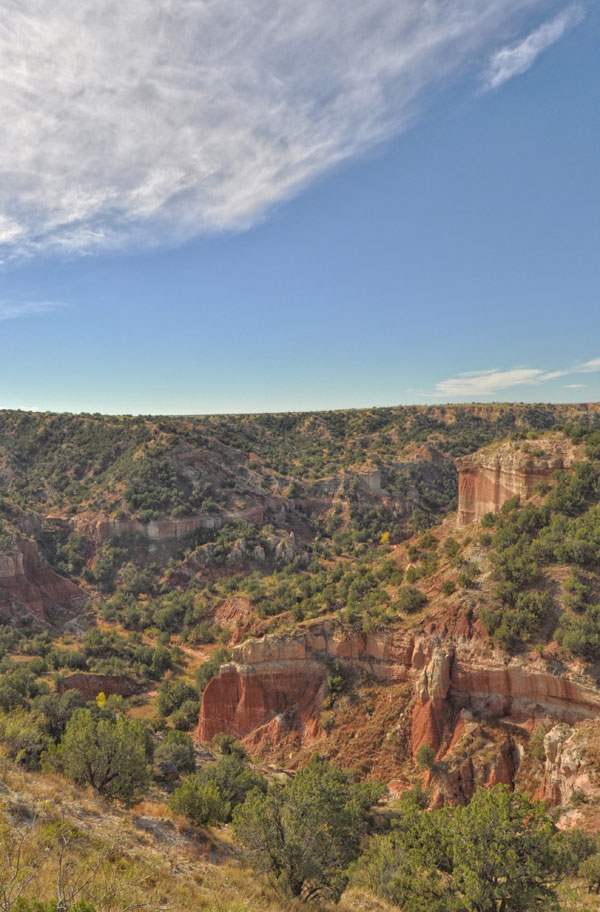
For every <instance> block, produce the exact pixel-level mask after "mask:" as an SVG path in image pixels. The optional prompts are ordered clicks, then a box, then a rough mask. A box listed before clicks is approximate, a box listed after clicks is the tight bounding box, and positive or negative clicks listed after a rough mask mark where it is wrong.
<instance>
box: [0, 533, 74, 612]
mask: <svg viewBox="0 0 600 912" xmlns="http://www.w3.org/2000/svg"><path fill="white" fill-rule="evenodd" d="M84 601H85V595H84V593H83V592H82V591H81V589H80V588H79V587H78V586H76V585H75V583H73V582H71V581H70V580H68V579H65V577H64V576H59V575H58V573H55V572H54V571H53V570H51V569H50V567H48V566H47V564H46V563H45V561H44V559H43V557H42V555H41V553H40V550H39V548H38V547H37V545H36V544H35V542H33V541H31V540H29V539H25V538H21V539H19V540H18V541H17V544H16V546H15V548H14V550H13V551H12V552H11V553H10V554H0V611H1V612H3V613H6V614H8V615H9V616H17V615H19V614H22V613H27V614H32V615H33V616H34V617H35V618H36V619H37V620H39V621H41V622H43V623H51V622H52V621H53V620H54V619H55V615H56V613H57V611H58V612H60V611H61V610H62V611H67V612H72V611H74V610H76V609H77V608H79V607H80V606H81V605H82V604H83V602H84Z"/></svg>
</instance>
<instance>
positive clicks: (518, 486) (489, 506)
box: [456, 435, 575, 526]
mask: <svg viewBox="0 0 600 912" xmlns="http://www.w3.org/2000/svg"><path fill="white" fill-rule="evenodd" d="M574 458H575V450H574V447H573V445H572V444H571V443H570V441H569V440H567V439H566V438H565V437H562V436H559V435H549V436H548V437H542V438H540V440H535V441H533V442H531V443H529V442H523V441H507V442H504V443H502V444H496V445H494V446H491V447H487V448H485V449H482V450H479V451H478V452H477V453H472V454H471V455H469V456H462V457H461V458H460V459H457V460H456V467H457V469H458V525H459V526H465V525H467V524H468V523H471V522H478V521H479V520H480V519H481V518H482V517H483V516H484V515H485V514H486V513H495V512H496V511H497V510H499V509H500V507H501V506H502V504H504V503H506V501H507V500H510V498H511V497H515V496H518V497H520V498H521V500H527V499H528V498H529V497H531V495H532V494H533V493H534V489H535V486H536V485H537V484H538V482H547V481H549V480H550V478H551V477H552V474H553V472H555V471H556V470H557V469H562V468H566V467H567V466H569V465H570V464H571V462H572V461H573V459H574Z"/></svg>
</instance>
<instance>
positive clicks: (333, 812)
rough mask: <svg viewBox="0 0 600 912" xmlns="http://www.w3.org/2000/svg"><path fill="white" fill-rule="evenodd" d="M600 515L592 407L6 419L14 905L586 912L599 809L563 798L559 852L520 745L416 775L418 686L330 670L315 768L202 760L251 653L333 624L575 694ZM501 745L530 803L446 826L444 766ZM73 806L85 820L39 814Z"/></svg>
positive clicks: (458, 756)
mask: <svg viewBox="0 0 600 912" xmlns="http://www.w3.org/2000/svg"><path fill="white" fill-rule="evenodd" d="M548 434H563V435H566V436H567V437H569V438H570V440H571V442H572V444H573V447H574V448H575V451H576V454H577V458H576V460H575V462H574V464H573V465H572V466H571V468H569V469H565V470H564V471H562V472H558V473H556V474H555V475H554V476H553V477H552V478H551V479H549V481H548V483H547V484H545V485H540V486H539V487H538V488H537V489H536V491H535V492H534V495H533V496H532V497H531V498H530V499H529V500H528V501H527V502H526V503H521V502H520V501H519V499H518V498H514V499H512V500H509V501H508V502H506V503H505V504H504V506H503V507H502V509H501V510H500V511H499V512H498V513H490V514H487V515H486V516H484V518H483V520H482V521H481V523H478V524H473V525H472V526H469V527H467V528H465V529H458V528H457V527H456V520H455V517H454V514H453V511H454V510H455V509H456V506H457V494H458V488H457V472H456V468H455V465H454V459H455V458H456V457H458V456H463V455H466V454H469V453H473V452H475V451H476V450H478V449H479V448H481V447H482V446H486V445H489V444H492V443H494V442H497V441H503V440H512V441H513V444H514V447H515V448H516V449H519V448H524V451H525V452H527V453H530V452H533V451H535V449H536V446H538V444H537V443H536V441H538V442H540V443H543V440H544V439H545V437H546V435H548ZM569 445H570V444H569ZM599 503H600V410H599V409H597V408H595V407H593V406H547V405H539V406H513V405H511V406H509V405H490V406H446V407H444V406H440V407H436V408H433V407H427V408H426V407H423V408H417V407H411V408H386V409H383V408H382V409H368V410H356V411H347V412H331V413H303V414H288V415H251V416H214V417H206V418H195V417H180V418H157V417H151V416H147V417H144V416H141V417H127V416H116V417H111V416H101V415H54V414H31V413H23V412H2V413H0V743H2V745H3V757H4V760H3V763H4V777H5V798H6V800H5V806H4V808H3V811H2V814H3V818H2V819H3V820H4V823H3V825H2V826H3V827H4V829H2V827H0V864H4V874H3V876H4V877H5V879H6V878H8V879H9V880H10V878H11V877H13V875H14V884H15V885H17V886H15V889H14V890H13V892H12V893H11V894H10V896H9V895H8V894H7V893H6V891H5V893H4V894H2V890H1V889H0V910H6V912H8V910H12V909H14V912H66V910H68V909H72V910H74V912H109V910H115V912H117V910H124V909H126V908H142V904H143V902H147V903H149V905H150V907H151V908H156V909H171V908H172V909H181V910H186V909H188V908H189V909H191V908H205V909H207V910H214V912H217V910H221V909H223V910H224V909H239V910H244V912H245V910H250V909H253V910H254V909H258V908H260V909H263V908H264V909H272V910H273V912H275V910H278V909H280V908H281V909H291V908H293V907H294V904H305V903H306V902H308V903H318V904H320V906H319V907H323V908H326V907H327V908H328V907H329V905H330V904H336V903H338V902H339V903H340V906H339V907H340V908H341V909H346V910H348V912H350V910H353V909H355V910H358V909H382V910H384V909H385V910H387V909H390V908H400V909H404V910H405V912H436V910H439V912H442V910H450V909H452V910H456V912H459V910H464V912H475V910H479V912H498V910H500V909H501V910H503V912H520V910H522V912H526V910H528V909H551V908H554V907H556V904H557V903H558V902H559V901H560V903H561V904H562V905H561V908H562V909H564V910H571V909H572V910H576V909H579V908H581V909H583V908H594V906H592V905H587V906H586V905H585V902H586V901H587V900H585V901H584V899H583V897H584V893H585V890H586V889H588V888H589V889H590V890H595V889H596V888H597V887H598V884H599V883H600V879H599V877H600V875H599V874H598V873H597V872H598V871H600V863H599V862H598V857H599V856H597V853H596V848H597V847H596V844H595V842H594V841H593V839H591V837H588V836H587V835H586V834H585V833H584V832H583V831H581V830H580V829H579V827H580V826H585V827H587V829H588V830H590V831H594V832H595V831H597V830H598V829H599V828H600V812H598V809H597V808H596V803H597V802H596V799H595V798H594V799H592V798H590V797H589V796H587V797H586V796H585V795H584V797H583V798H580V799H577V798H573V805H572V807H571V811H570V813H571V812H572V813H571V817H572V819H573V820H576V822H577V826H576V827H575V830H574V835H573V837H572V838H566V837H564V836H561V834H560V832H559V831H557V828H556V822H557V819H558V813H555V812H554V811H549V810H548V809H547V808H546V807H545V806H543V805H542V804H539V803H537V802H534V803H533V804H531V803H530V798H531V795H532V794H533V793H534V792H535V791H536V790H539V789H541V788H543V784H544V781H545V780H544V776H545V775H546V774H545V773H544V769H545V766H544V764H545V762H546V757H545V754H544V748H543V739H544V737H545V735H546V734H547V731H548V729H547V728H544V727H543V725H542V724H541V723H540V724H538V723H536V722H535V720H530V721H531V724H529V722H527V724H526V725H525V726H524V727H523V729H522V730H518V731H517V728H516V727H515V726H514V725H513V723H512V720H510V725H509V724H508V723H507V724H506V725H505V726H504V728H502V724H501V723H496V722H493V721H489V724H485V722H484V723H483V724H482V727H480V729H478V733H477V734H476V735H473V736H472V737H471V738H470V740H469V739H467V740H466V741H464V740H463V741H460V740H459V739H458V736H455V731H459V729H454V728H448V729H447V731H446V734H444V735H443V736H441V740H440V744H439V745H437V744H436V747H435V749H434V748H432V747H431V746H430V745H429V744H426V743H425V744H423V745H422V747H421V748H420V750H419V751H417V752H415V755H414V756H413V754H412V752H411V750H410V735H409V734H407V732H408V727H409V721H408V720H409V715H410V712H412V709H413V704H414V695H411V694H410V693H409V691H408V690H407V687H406V685H405V684H404V683H394V682H393V683H392V684H391V685H390V687H382V685H381V683H380V682H378V681H377V680H375V678H373V676H369V675H368V674H365V673H363V672H361V673H360V674H358V673H357V672H356V670H355V671H352V669H349V667H348V666H347V665H345V664H344V663H343V662H342V663H340V662H334V661H331V662H330V663H329V666H328V669H327V675H326V683H325V685H324V687H325V689H324V695H321V696H320V697H319V699H320V700H321V703H320V705H319V707H318V710H317V711H318V724H319V726H320V732H319V734H318V738H317V742H316V744H315V747H314V748H311V746H310V743H308V745H307V743H304V742H302V741H301V740H300V741H299V740H298V736H297V734H296V733H295V732H290V733H288V735H287V736H286V737H285V738H283V737H282V739H281V741H280V742H279V743H277V744H275V745H272V746H271V748H272V749H271V750H270V753H269V750H265V751H263V753H262V761H261V762H259V761H257V760H255V759H253V758H252V757H251V756H250V755H249V754H248V752H247V747H244V746H243V745H241V744H240V743H239V742H238V741H236V740H235V738H233V737H232V736H230V735H222V736H217V739H216V740H215V743H214V744H212V745H204V746H199V745H198V744H196V743H195V742H194V737H193V736H194V733H195V729H196V726H197V723H198V715H199V710H200V703H201V699H202V694H203V692H204V690H205V688H206V687H207V685H208V684H209V682H210V681H211V680H212V679H213V678H214V677H215V675H217V674H218V672H219V668H220V666H221V665H222V664H223V663H225V662H227V661H229V660H230V658H231V655H232V649H234V647H235V646H236V645H237V644H240V643H243V642H244V641H245V640H247V639H249V638H252V637H258V638H261V637H264V636H265V635H268V634H276V635H278V636H279V637H280V638H282V637H283V638H285V637H290V636H292V635H294V632H297V631H302V630H305V629H310V628H311V625H314V624H317V623H321V622H324V621H327V622H332V623H334V624H336V625H340V626H341V629H343V630H346V631H356V632H360V633H361V634H364V635H365V636H367V635H369V634H372V633H377V632H383V631H398V632H400V633H402V632H406V633H407V635H408V634H411V632H414V633H415V635H416V633H417V632H420V634H421V635H422V633H423V631H424V630H426V629H433V630H435V631H444V630H446V631H447V630H453V629H454V627H456V626H457V625H460V624H463V627H464V629H465V630H466V629H468V631H469V634H468V636H472V637H473V642H474V643H475V646H474V648H475V649H476V648H479V647H478V646H477V643H484V644H486V645H485V648H486V649H490V650H495V652H494V655H495V656H496V657H497V656H498V655H503V656H504V657H505V662H506V664H507V665H508V664H509V663H511V662H512V663H513V664H514V663H515V661H516V659H517V658H518V657H519V656H522V657H523V658H522V661H523V662H524V663H525V664H526V663H530V664H532V665H533V664H535V663H536V662H537V663H538V665H539V667H540V668H542V667H543V668H544V669H546V670H548V672H549V673H550V672H551V673H552V674H557V669H559V668H562V669H565V670H568V671H569V674H576V675H579V677H580V678H581V680H584V679H585V682H586V686H588V684H589V682H592V681H593V679H594V676H595V675H596V669H597V668H598V667H599V666H600V576H599V564H600V514H599V510H600V506H599ZM463 621H464V623H463ZM427 625H429V627H427ZM461 629H462V628H461ZM441 635H442V634H438V633H436V636H438V637H439V636H441ZM453 635H454V634H453ZM234 651H235V650H234ZM536 667H537V666H536ZM589 686H591V684H590V685H589ZM320 693H321V692H320ZM411 701H412V702H411ZM399 707H405V709H406V711H405V712H404V710H403V712H404V714H403V715H400V716H399V715H398V714H399ZM413 724H414V723H413ZM453 724H454V723H453ZM544 724H545V723H544ZM461 725H463V726H464V719H463V721H462V722H461ZM468 725H470V726H471V728H470V729H469V731H470V730H472V729H473V728H474V727H475V728H476V727H477V726H476V723H475V722H468V720H467V726H468ZM511 726H512V728H511ZM536 726H537V727H536ZM460 731H463V729H460ZM503 738H504V741H502V739H503ZM444 739H445V740H444ZM501 741H502V744H504V743H505V742H506V743H507V744H510V750H512V751H513V752H516V751H517V749H518V750H521V753H522V762H521V765H520V767H519V769H518V773H516V774H515V779H514V784H516V785H517V786H518V789H520V791H519V790H517V791H516V792H514V793H513V792H510V791H509V790H508V789H506V788H505V787H504V786H503V785H496V786H495V789H494V790H493V792H489V793H488V792H486V793H485V794H483V793H482V794H481V796H480V792H481V790H480V791H475V793H474V794H475V797H474V798H473V801H472V802H471V804H468V806H467V807H466V808H457V809H451V808H450V807H449V806H446V807H445V808H441V806H440V805H441V804H443V803H444V800H445V798H448V797H449V796H451V795H454V794H455V793H456V794H458V793H459V792H458V791H456V789H455V791H454V792H452V789H451V788H450V786H451V785H452V783H453V782H454V781H455V780H454V779H453V776H454V777H455V778H456V775H457V774H456V770H457V769H463V767H464V764H465V762H468V763H470V764H471V770H472V781H473V782H474V783H477V782H478V781H479V780H478V779H477V776H478V775H479V773H477V770H478V769H480V768H481V769H484V768H485V769H488V767H493V765H494V763H495V762H496V761H495V759H494V758H495V757H496V754H495V753H494V751H495V750H497V749H499V748H498V745H500V743H501ZM467 743H468V744H469V746H468V747H465V744H467ZM592 743H595V742H593V739H592V737H591V736H590V738H589V740H588V741H587V742H586V747H585V749H586V750H588V753H589V752H590V751H591V750H592V748H591V745H592ZM594 749H595V748H594ZM316 750H318V754H319V756H317V757H314V756H313V755H314V754H315V751H316ZM502 750H504V748H502ZM594 756H595V755H594ZM588 759H589V760H590V763H591V764H592V765H593V763H594V761H593V757H592V754H591V753H590V757H589V758H588ZM267 761H270V762H267ZM586 762H587V761H586ZM461 764H462V766H461ZM478 764H479V765H478ZM290 769H293V770H294V771H295V772H296V775H295V776H293V777H292V776H291V775H290V773H289V770H290ZM461 775H463V774H462V773H461ZM392 778H394V780H395V786H394V788H393V789H392V790H391V791H388V789H387V785H388V783H390V781H391V780H392ZM379 779H383V780H385V782H384V784H383V785H382V784H381V782H379V781H378V780H379ZM482 781H483V780H482ZM496 781H505V780H501V779H500V780H496ZM61 783H62V784H61ZM452 787H454V786H452ZM62 788H65V789H68V790H69V795H70V796H71V798H70V803H71V805H72V807H70V808H67V807H66V806H63V808H62V811H61V812H60V813H56V814H55V813H54V812H51V811H50V810H49V806H48V803H47V802H49V801H50V802H52V801H54V798H53V797H52V795H54V796H56V793H57V790H58V791H60V789H62ZM53 790H54V791H53ZM401 793H405V795H404V797H402V798H398V795H400V794H401ZM492 793H493V795H494V798H493V800H491V803H490V802H489V801H487V798H486V797H485V795H487V794H489V795H492ZM464 794H465V795H466V792H465V793H464ZM478 796H480V797H478ZM463 797H464V795H463ZM577 800H579V806H577V807H576V801H577ZM486 802H487V803H486ZM462 803H464V804H467V801H466V799H465V800H463V801H462ZM498 807H503V808H504V811H503V812H502V814H501V815H500V816H502V825H503V826H506V831H505V832H504V833H503V832H502V830H501V826H500V822H499V820H496V818H495V817H494V814H496V813H497V808H498ZM86 808H87V810H86ZM91 808H93V810H90V809H91ZM494 808H496V810H495V809H494ZM564 810H565V809H564V808H563V809H562V812H564ZM498 813H499V812H498ZM88 816H89V817H90V820H91V822H90V820H87V818H88ZM104 818H106V821H107V823H106V825H105V822H104ZM570 819H571V818H570ZM86 820H87V822H86ZM299 820H304V821H305V826H304V828H303V827H302V826H299V824H298V821H299ZM492 820H496V822H495V823H493V827H492V829H494V832H495V835H494V840H495V841H493V844H489V845H487V844H486V843H485V839H484V837H483V835H482V834H484V833H487V832H488V831H489V829H490V826H492V824H491V823H490V821H492ZM140 821H142V823H140ZM596 823H597V824H598V825H596ZM561 825H562V824H561ZM119 827H123V828H124V832H127V833H128V834H129V835H128V837H127V841H126V844H124V845H121V846H119V845H117V842H118V840H115V834H116V833H117V831H118V829H119ZM140 830H142V831H143V835H142V834H140ZM316 833H327V834H328V835H327V838H326V839H324V838H323V839H318V838H316V836H315V834H316ZM532 846H534V847H535V852H533V850H532V848H531V847H532ZM42 847H43V850H44V852H45V853H46V854H45V855H44V858H46V859H47V864H46V863H44V865H43V866H42V867H41V869H40V871H39V872H38V873H36V874H35V876H34V875H33V874H31V870H32V865H33V861H32V860H33V859H34V858H35V857H36V855H38V854H39V852H40V851H42ZM528 847H529V848H528ZM524 852H525V853H526V855H527V857H528V858H530V864H529V867H528V868H527V870H523V871H522V872H521V873H520V874H519V875H518V878H519V880H518V883H519V885H520V886H519V887H518V889H515V883H514V880H513V875H514V872H515V870H516V867H518V863H519V859H520V858H521V857H522V855H523V853H524ZM15 853H17V855H18V854H19V853H20V855H19V857H20V858H22V862H19V863H18V865H17V867H18V868H19V869H18V871H17V872H16V873H15V870H14V865H15V857H16V856H15ZM205 855H206V856H207V857H204V856H205ZM61 859H62V860H61ZM140 859H143V864H142V863H141V862H140ZM165 859H167V860H168V861H167V862H166V861H165ZM492 859H495V862H494V863H495V864H496V867H495V868H494V869H493V871H492V872H491V873H489V871H488V870H487V868H486V866H489V865H490V864H491V863H492ZM216 860H220V862H221V863H222V864H221V866H218V865H217V866H215V865H214V864H213V862H214V861H216ZM240 860H241V861H242V863H243V865H247V866H252V867H254V869H255V870H256V871H258V872H259V874H260V875H261V879H259V880H255V879H254V878H253V877H252V875H251V874H250V873H248V872H245V868H243V869H240V868H239V867H237V865H238V863H239V862H240ZM11 865H12V867H11ZM19 865H20V867H19ZM28 865H29V867H28ZM61 865H63V867H61ZM178 868H180V869H181V870H177V869H178ZM484 869H485V870H484ZM61 871H62V872H63V873H62V874H61V873H60V872H61ZM57 872H58V873H57ZM30 874H31V877H30ZM61 878H62V881H61ZM11 882H13V881H11ZM57 883H59V884H60V883H62V884H63V886H61V887H60V888H58V887H57V886H56V885H57ZM84 883H85V886H81V889H80V885H81V884H84ZM19 885H20V886H19ZM111 885H112V886H111ZM17 887H18V888H17ZM11 889H12V888H11ZM57 889H58V895H57V893H56V891H57ZM111 889H112V890H113V892H112V893H111ZM61 890H62V893H61ZM128 891H130V892H131V897H133V898H130V903H129V905H127V902H126V899H125V898H124V897H125V894H126V893H127V892H128ZM136 891H137V892H136ZM63 894H64V896H63ZM3 896H4V898H3ZM38 900H39V902H37V901H38ZM36 902H37V904H36ZM589 902H591V899H590V900H589Z"/></svg>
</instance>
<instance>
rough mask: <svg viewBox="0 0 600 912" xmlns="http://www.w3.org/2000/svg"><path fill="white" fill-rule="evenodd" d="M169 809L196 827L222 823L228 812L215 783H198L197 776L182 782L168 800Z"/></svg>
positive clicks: (189, 777) (227, 806)
mask: <svg viewBox="0 0 600 912" xmlns="http://www.w3.org/2000/svg"><path fill="white" fill-rule="evenodd" d="M169 807H170V808H171V810H172V811H173V812H174V813H175V814H181V815H182V816H183V817H187V818H188V820H191V821H192V823H195V824H196V825H197V826H208V825H210V824H212V823H224V822H225V820H227V817H228V816H229V810H230V806H229V804H228V802H226V801H223V798H222V797H221V794H220V792H219V789H218V787H217V785H216V783H215V782H199V781H198V777H197V776H188V778H187V779H184V780H183V782H182V783H181V785H180V786H179V787H178V788H176V789H175V791H174V792H173V794H172V795H171V797H170V798H169Z"/></svg>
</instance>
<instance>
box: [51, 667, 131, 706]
mask: <svg viewBox="0 0 600 912" xmlns="http://www.w3.org/2000/svg"><path fill="white" fill-rule="evenodd" d="M56 689H57V691H58V693H59V694H64V693H65V692H66V691H67V690H78V691H79V693H80V694H81V695H82V696H83V697H84V698H85V699H86V700H94V699H95V698H96V697H97V696H98V694H100V693H103V694H104V695H105V696H107V697H110V696H113V695H116V696H120V697H131V696H133V694H135V693H137V692H138V691H139V689H140V688H139V685H138V684H137V683H136V682H135V681H134V680H133V679H132V678H128V677H125V676H124V675H103V674H93V673H89V674H88V673H87V672H83V671H82V672H75V674H71V675H67V677H65V678H62V679H61V680H60V681H59V682H58V684H57V686H56Z"/></svg>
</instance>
